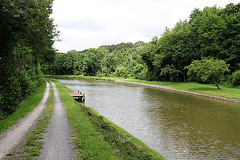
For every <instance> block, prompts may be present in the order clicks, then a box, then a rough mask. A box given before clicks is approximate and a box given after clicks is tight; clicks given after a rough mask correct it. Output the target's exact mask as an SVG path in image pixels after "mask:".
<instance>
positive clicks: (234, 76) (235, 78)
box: [232, 70, 240, 86]
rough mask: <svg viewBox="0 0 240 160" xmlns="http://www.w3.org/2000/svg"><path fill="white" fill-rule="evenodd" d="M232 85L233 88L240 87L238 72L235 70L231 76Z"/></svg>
mask: <svg viewBox="0 0 240 160" xmlns="http://www.w3.org/2000/svg"><path fill="white" fill-rule="evenodd" d="M232 85H234V86H238V85H240V70H237V71H236V72H234V73H233V74H232Z"/></svg>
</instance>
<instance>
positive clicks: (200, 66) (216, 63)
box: [186, 58, 229, 89]
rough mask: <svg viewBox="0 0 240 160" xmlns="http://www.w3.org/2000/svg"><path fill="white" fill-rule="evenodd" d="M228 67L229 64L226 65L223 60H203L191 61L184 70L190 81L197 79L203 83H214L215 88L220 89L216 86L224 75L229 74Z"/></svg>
mask: <svg viewBox="0 0 240 160" xmlns="http://www.w3.org/2000/svg"><path fill="white" fill-rule="evenodd" d="M228 67H229V64H226V62H225V61H223V60H218V59H215V60H214V59H213V58H211V59H207V58H204V59H202V60H195V61H193V62H192V63H191V64H190V65H189V66H187V67H186V69H188V72H187V74H188V75H189V76H190V80H194V79H196V78H199V79H201V80H202V81H203V82H207V83H215V84H216V86H217V88H218V89H220V87H219V85H218V84H219V82H220V80H221V78H222V77H224V73H225V72H229V69H228Z"/></svg>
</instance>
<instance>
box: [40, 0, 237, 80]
mask: <svg viewBox="0 0 240 160" xmlns="http://www.w3.org/2000/svg"><path fill="white" fill-rule="evenodd" d="M239 37H240V3H239V4H236V5H235V4H232V3H230V4H228V5H227V6H226V7H225V8H220V7H217V6H213V7H205V8H204V9H203V10H200V9H194V10H193V11H192V13H191V14H190V16H189V20H183V21H179V22H177V23H176V25H175V26H174V27H173V28H172V29H170V28H166V29H165V31H164V33H163V34H162V35H161V36H154V37H153V38H152V40H151V41H150V42H149V43H144V42H141V41H139V42H136V43H135V44H133V43H120V44H117V45H105V46H101V47H99V48H98V49H93V48H91V49H87V50H84V51H80V52H77V51H70V52H68V53H67V54H58V55H57V56H56V59H55V62H54V64H52V65H48V66H47V67H48V68H47V69H45V70H47V71H48V72H44V73H45V74H56V75H72V74H74V75H85V76H103V77H109V76H111V77H122V78H137V79H144V80H157V81H166V80H167V81H169V80H170V81H172V82H173V81H175V82H181V81H187V78H188V74H187V72H188V71H187V70H186V69H185V67H186V66H189V65H190V64H191V63H192V62H193V61H195V60H201V59H204V58H208V59H211V58H213V59H219V60H223V61H225V62H226V63H227V64H231V65H230V66H229V70H230V72H229V73H233V72H235V71H236V70H239V66H240V62H239V59H240V51H239V44H240V38H239ZM44 68H46V67H44ZM217 74H221V73H217ZM226 74H228V73H226ZM214 77H216V76H214ZM210 79H211V78H210ZM210 79H209V78H206V77H205V78H204V79H201V78H200V77H195V78H194V79H193V80H194V81H198V82H203V81H204V82H206V83H209V81H212V80H210ZM215 81H216V80H215ZM211 83H212V82H211Z"/></svg>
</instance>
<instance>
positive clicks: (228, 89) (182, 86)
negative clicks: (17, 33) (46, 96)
mask: <svg viewBox="0 0 240 160" xmlns="http://www.w3.org/2000/svg"><path fill="white" fill-rule="evenodd" d="M49 77H54V78H79V79H94V80H108V81H115V80H117V79H118V80H123V81H129V82H136V83H145V84H151V85H159V86H166V87H171V88H172V89H178V90H183V91H190V92H196V93H200V94H206V95H212V96H217V97H224V98H230V99H236V100H240V86H237V87H232V86H230V85H226V84H220V88H221V89H217V87H216V85H215V84H200V83H194V82H175V83H173V84H172V83H171V82H162V81H145V80H137V79H123V78H116V77H92V76H73V75H56V76H49Z"/></svg>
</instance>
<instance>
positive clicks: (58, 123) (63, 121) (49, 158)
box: [39, 83, 74, 160]
mask: <svg viewBox="0 0 240 160" xmlns="http://www.w3.org/2000/svg"><path fill="white" fill-rule="evenodd" d="M52 88H53V91H54V111H53V115H52V118H51V120H50V124H49V126H48V129H47V133H46V134H45V137H44V142H45V144H44V146H43V150H42V152H41V155H40V157H39V159H40V160H55V159H56V160H59V159H64V160H68V159H73V148H74V144H73V143H71V141H70V139H71V135H70V134H69V132H70V130H69V124H68V119H67V114H66V110H65V108H64V106H63V104H62V102H61V100H60V97H59V93H58V90H57V87H56V85H55V84H54V83H52Z"/></svg>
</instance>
